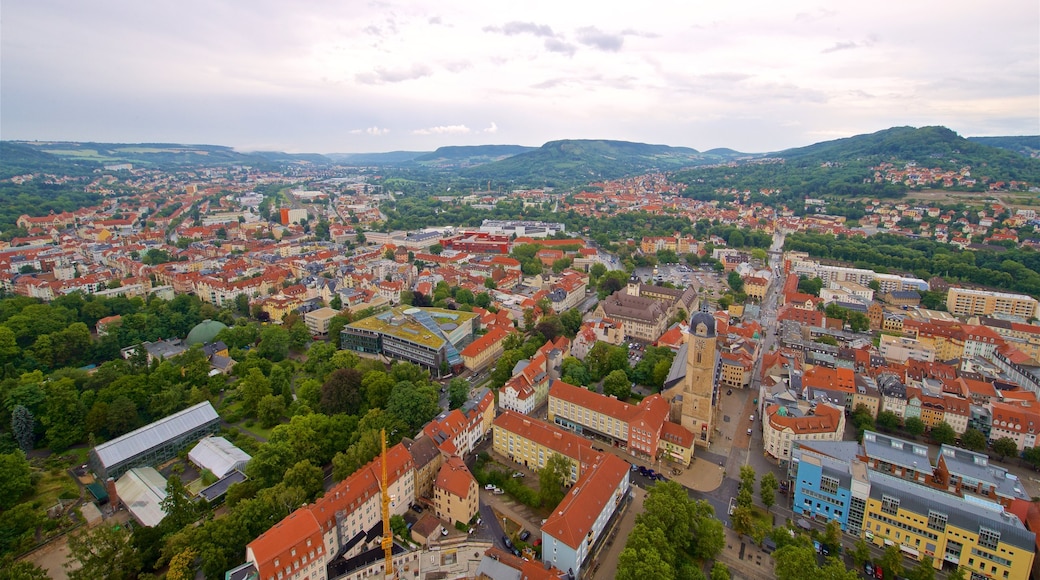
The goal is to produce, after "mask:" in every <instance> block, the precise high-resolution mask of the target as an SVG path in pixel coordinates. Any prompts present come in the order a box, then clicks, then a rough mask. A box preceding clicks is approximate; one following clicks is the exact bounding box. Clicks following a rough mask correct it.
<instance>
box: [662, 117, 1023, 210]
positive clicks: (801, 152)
mask: <svg viewBox="0 0 1040 580" xmlns="http://www.w3.org/2000/svg"><path fill="white" fill-rule="evenodd" d="M1008 139H1015V138H1008ZM881 163H890V164H892V166H893V167H894V168H895V169H898V170H901V169H904V168H905V167H906V166H907V164H909V163H915V164H916V166H917V167H921V168H928V169H940V170H944V171H945V170H949V171H960V170H961V169H963V168H966V167H967V168H970V175H971V177H973V178H975V181H976V183H975V184H974V185H973V186H971V187H970V188H969V187H968V186H960V185H959V186H958V187H957V189H958V190H962V191H963V190H966V189H970V190H978V191H986V190H987V189H988V185H989V183H991V182H995V181H1004V182H1010V181H1019V182H1027V183H1028V184H1030V185H1035V184H1040V159H1036V158H1029V157H1026V156H1023V155H1021V154H1018V153H1014V152H1012V151H1010V150H1008V149H1003V148H997V147H992V146H990V145H988V144H986V143H985V142H976V141H972V140H968V139H965V138H963V137H961V136H959V135H957V134H956V133H954V132H953V131H951V130H949V129H947V128H945V127H922V128H919V129H918V128H914V127H894V128H891V129H886V130H884V131H878V132H877V133H871V134H868V135H857V136H855V137H848V138H845V139H836V140H834V141H824V142H822V143H816V144H814V145H809V146H808V147H799V148H795V149H786V150H784V151H779V152H776V153H771V154H768V155H767V156H765V157H762V158H757V159H751V160H748V161H746V162H744V163H742V164H741V165H740V166H738V167H736V168H731V167H720V168H704V169H696V168H695V169H692V170H690V171H684V172H681V173H679V174H677V175H675V177H674V178H675V179H676V180H677V181H680V182H682V183H686V184H688V185H689V188H688V189H687V195H689V196H691V197H696V198H698V199H710V198H714V197H718V196H719V195H720V194H719V191H720V189H722V188H726V189H741V190H749V191H753V192H756V191H760V190H761V189H763V188H769V189H773V190H777V189H778V190H780V192H781V193H780V194H778V195H779V196H780V198H781V199H785V200H789V199H797V198H801V197H806V196H810V197H822V196H827V195H838V196H872V197H899V196H902V195H903V194H905V193H906V192H907V191H908V190H909V187H908V186H907V185H905V184H904V183H903V182H902V181H900V180H893V181H888V180H883V181H880V182H876V181H875V180H874V174H875V170H874V169H872V168H874V167H877V166H878V165H879V164H881ZM936 186H938V187H942V185H941V184H939V185H936V184H934V183H923V184H921V186H920V187H936ZM774 199H775V196H774Z"/></svg>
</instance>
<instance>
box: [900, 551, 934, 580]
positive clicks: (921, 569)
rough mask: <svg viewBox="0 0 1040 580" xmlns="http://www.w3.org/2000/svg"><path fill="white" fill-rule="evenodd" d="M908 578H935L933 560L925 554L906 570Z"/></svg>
mask: <svg viewBox="0 0 1040 580" xmlns="http://www.w3.org/2000/svg"><path fill="white" fill-rule="evenodd" d="M906 577H907V579H908V580H935V561H934V560H933V559H932V557H931V556H928V555H925V556H924V557H923V558H921V560H920V561H919V562H917V564H916V565H915V566H914V567H913V568H910V569H909V570H907V571H906Z"/></svg>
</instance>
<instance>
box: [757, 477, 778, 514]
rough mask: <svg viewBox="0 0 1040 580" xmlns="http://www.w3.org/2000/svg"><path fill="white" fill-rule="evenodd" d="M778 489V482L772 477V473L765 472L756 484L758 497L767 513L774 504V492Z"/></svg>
mask: <svg viewBox="0 0 1040 580" xmlns="http://www.w3.org/2000/svg"><path fill="white" fill-rule="evenodd" d="M779 488H780V482H778V481H777V480H776V476H775V475H773V472H772V471H767V472H766V474H765V475H763V476H762V479H761V480H760V481H759V482H758V496H759V498H761V500H762V505H764V506H766V510H767V511H768V510H769V509H770V508H772V507H773V505H774V504H775V503H776V490H777V489H779Z"/></svg>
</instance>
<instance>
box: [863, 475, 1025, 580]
mask: <svg viewBox="0 0 1040 580" xmlns="http://www.w3.org/2000/svg"><path fill="white" fill-rule="evenodd" d="M868 479H869V483H867V484H866V486H867V487H868V488H869V489H866V490H864V489H863V487H859V486H857V485H856V483H858V482H854V483H853V500H852V509H851V510H850V517H852V516H853V515H854V512H855V511H856V506H857V504H858V503H859V502H858V501H857V500H862V502H863V504H864V507H863V510H864V513H863V528H862V530H863V536H864V537H865V538H866V539H867V540H868V541H870V542H872V543H873V544H874V545H875V546H878V547H882V548H883V547H885V546H898V547H899V549H900V551H901V552H902V553H903V555H904V556H907V557H908V558H911V559H914V560H921V559H922V558H924V557H925V556H931V557H932V560H933V563H934V566H935V568H936V569H941V568H942V565H943V561H948V562H950V563H951V564H955V565H960V566H964V567H965V568H966V569H968V570H971V572H972V574H971V577H972V578H1001V579H1008V580H1026V579H1027V578H1029V573H1030V570H1031V569H1032V566H1033V550H1034V547H1035V542H1036V539H1035V535H1034V534H1033V532H1030V531H1029V530H1027V529H1026V528H1025V526H1023V525H1022V523H1021V521H1020V520H1019V519H1018V518H1017V517H1015V516H1013V515H1010V514H1006V513H1005V512H1003V508H1001V506H1000V505H999V504H992V507H990V504H987V503H983V502H978V501H970V500H967V499H965V498H961V497H958V496H955V495H952V494H947V493H943V492H941V491H938V490H935V489H932V488H930V487H927V486H924V485H919V484H915V483H912V482H908V481H905V480H902V479H899V478H897V477H893V476H890V475H886V474H883V473H880V472H874V471H872V472H870V473H869V476H868ZM857 487H858V488H859V491H857Z"/></svg>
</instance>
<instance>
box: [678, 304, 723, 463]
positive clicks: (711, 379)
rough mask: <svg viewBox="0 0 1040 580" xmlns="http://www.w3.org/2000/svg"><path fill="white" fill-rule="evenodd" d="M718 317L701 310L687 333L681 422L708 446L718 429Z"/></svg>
mask: <svg viewBox="0 0 1040 580" xmlns="http://www.w3.org/2000/svg"><path fill="white" fill-rule="evenodd" d="M715 340H716V339H715V317H713V316H712V315H711V314H708V313H707V312H698V313H697V314H694V315H693V318H692V319H691V320H690V330H689V333H688V334H687V336H686V377H685V379H684V380H683V382H682V387H683V388H682V407H681V409H682V410H681V419H682V420H681V424H682V426H683V427H686V428H687V429H689V430H690V431H691V432H693V434H694V437H695V440H696V442H697V444H698V445H701V446H703V447H707V446H708V444H709V443H711V439H712V436H713V434H714V430H715V382H716V381H715V379H716V377H715V371H716V368H717V364H716V361H717V360H718V355H717V353H716V352H715Z"/></svg>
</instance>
